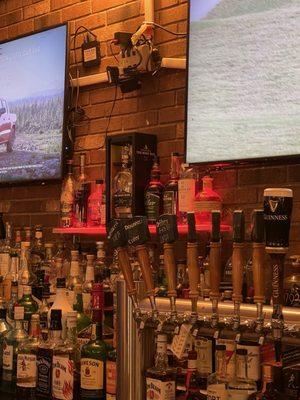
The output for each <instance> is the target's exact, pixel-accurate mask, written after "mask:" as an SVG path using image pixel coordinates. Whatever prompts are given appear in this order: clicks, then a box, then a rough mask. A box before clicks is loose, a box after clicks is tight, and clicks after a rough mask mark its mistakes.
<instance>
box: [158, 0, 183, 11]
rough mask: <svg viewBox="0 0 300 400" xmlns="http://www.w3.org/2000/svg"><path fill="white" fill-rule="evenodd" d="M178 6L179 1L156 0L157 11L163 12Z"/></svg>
mask: <svg viewBox="0 0 300 400" xmlns="http://www.w3.org/2000/svg"><path fill="white" fill-rule="evenodd" d="M176 4H178V0H156V2H155V9H156V10H161V9H163V8H168V7H171V6H175V5H176Z"/></svg>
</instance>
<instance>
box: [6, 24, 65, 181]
mask: <svg viewBox="0 0 300 400" xmlns="http://www.w3.org/2000/svg"><path fill="white" fill-rule="evenodd" d="M61 26H65V27H66V43H65V45H66V54H65V60H66V62H65V86H64V107H63V113H64V114H63V125H62V149H61V165H60V177H55V178H50V177H49V178H44V179H28V180H27V179H26V180H15V181H3V182H1V181H0V188H4V187H14V186H16V187H17V186H36V185H37V186H46V184H48V183H49V184H55V183H60V182H62V180H63V177H64V175H65V172H66V165H67V164H66V159H65V157H64V151H65V150H66V148H67V146H70V140H69V139H68V137H67V112H68V92H69V78H68V71H69V24H68V22H64V23H60V24H56V25H51V26H49V27H45V28H42V29H38V30H34V31H31V32H28V33H25V34H22V35H18V36H15V37H14V38H12V39H8V40H2V41H0V46H1V45H2V44H5V43H9V42H13V41H15V40H18V39H22V38H25V37H28V36H33V35H36V34H39V33H42V32H46V31H50V30H52V29H55V28H59V27H61Z"/></svg>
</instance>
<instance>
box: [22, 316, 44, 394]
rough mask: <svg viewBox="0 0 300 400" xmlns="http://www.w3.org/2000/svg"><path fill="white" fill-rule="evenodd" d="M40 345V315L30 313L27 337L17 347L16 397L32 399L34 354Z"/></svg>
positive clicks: (34, 366) (34, 374) (34, 368)
mask: <svg viewBox="0 0 300 400" xmlns="http://www.w3.org/2000/svg"><path fill="white" fill-rule="evenodd" d="M39 345H40V317H39V315H38V314H32V316H31V321H30V330H29V338H28V339H27V340H26V341H24V342H22V343H21V344H20V345H19V347H18V358H17V399H20V400H34V399H35V388H36V378H37V372H36V356H37V350H38V347H39Z"/></svg>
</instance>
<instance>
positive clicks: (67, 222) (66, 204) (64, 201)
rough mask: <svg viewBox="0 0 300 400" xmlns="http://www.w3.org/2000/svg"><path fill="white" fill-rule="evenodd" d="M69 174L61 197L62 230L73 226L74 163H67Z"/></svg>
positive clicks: (64, 181) (63, 184)
mask: <svg viewBox="0 0 300 400" xmlns="http://www.w3.org/2000/svg"><path fill="white" fill-rule="evenodd" d="M67 168H68V172H67V175H66V177H65V178H64V180H63V183H62V189H61V196H60V213H61V217H60V221H61V227H62V228H70V227H71V226H72V225H73V207H74V199H75V179H74V176H73V161H72V160H68V161H67Z"/></svg>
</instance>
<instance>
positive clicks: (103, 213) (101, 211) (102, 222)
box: [100, 202, 106, 225]
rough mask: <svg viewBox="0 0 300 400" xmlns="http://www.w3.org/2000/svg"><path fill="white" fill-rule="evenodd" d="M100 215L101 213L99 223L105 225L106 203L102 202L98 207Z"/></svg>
mask: <svg viewBox="0 0 300 400" xmlns="http://www.w3.org/2000/svg"><path fill="white" fill-rule="evenodd" d="M100 215H101V224H102V225H105V224H106V205H105V203H103V202H102V204H101V207H100Z"/></svg>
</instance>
